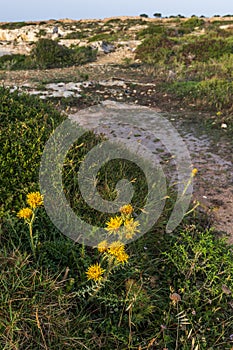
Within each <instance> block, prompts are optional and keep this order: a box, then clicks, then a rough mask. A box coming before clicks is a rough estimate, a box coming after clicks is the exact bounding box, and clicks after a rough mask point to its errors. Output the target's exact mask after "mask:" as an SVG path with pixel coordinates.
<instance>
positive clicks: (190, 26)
mask: <svg viewBox="0 0 233 350" xmlns="http://www.w3.org/2000/svg"><path fill="white" fill-rule="evenodd" d="M204 25H205V21H204V20H203V19H200V18H198V17H196V16H194V17H192V18H189V19H188V20H187V21H184V22H182V23H181V24H180V26H179V28H178V31H179V33H182V34H188V33H191V32H193V31H194V29H195V28H196V27H203V26H204Z"/></svg>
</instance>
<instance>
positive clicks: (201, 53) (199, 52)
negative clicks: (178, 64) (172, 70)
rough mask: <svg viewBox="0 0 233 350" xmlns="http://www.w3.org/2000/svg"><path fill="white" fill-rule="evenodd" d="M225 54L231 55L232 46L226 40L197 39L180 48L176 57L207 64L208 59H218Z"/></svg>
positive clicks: (232, 51) (232, 52)
mask: <svg viewBox="0 0 233 350" xmlns="http://www.w3.org/2000/svg"><path fill="white" fill-rule="evenodd" d="M225 54H229V55H230V54H233V45H232V44H231V43H229V42H228V41H227V40H222V39H209V38H199V39H195V41H193V42H190V43H187V44H184V45H182V46H181V47H180V49H179V53H178V57H179V58H180V59H181V60H184V61H187V60H188V61H189V62H190V59H189V58H188V56H192V58H191V60H194V61H201V62H207V61H209V60H210V59H213V58H215V59H218V58H220V57H221V56H223V55H225Z"/></svg>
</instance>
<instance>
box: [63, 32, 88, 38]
mask: <svg viewBox="0 0 233 350" xmlns="http://www.w3.org/2000/svg"><path fill="white" fill-rule="evenodd" d="M88 36H89V34H88V32H83V31H76V32H71V33H68V34H66V35H65V36H64V39H85V38H87V37H88Z"/></svg>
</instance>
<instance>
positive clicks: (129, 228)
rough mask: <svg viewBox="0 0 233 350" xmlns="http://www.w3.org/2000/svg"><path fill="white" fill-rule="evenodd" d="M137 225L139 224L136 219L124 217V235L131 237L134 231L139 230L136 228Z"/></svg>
mask: <svg viewBox="0 0 233 350" xmlns="http://www.w3.org/2000/svg"><path fill="white" fill-rule="evenodd" d="M138 226H140V224H139V222H138V221H134V219H133V218H132V219H126V220H125V222H124V229H125V237H126V238H127V239H130V238H132V237H133V235H134V234H135V233H136V232H140V230H138V228H137V227H138Z"/></svg>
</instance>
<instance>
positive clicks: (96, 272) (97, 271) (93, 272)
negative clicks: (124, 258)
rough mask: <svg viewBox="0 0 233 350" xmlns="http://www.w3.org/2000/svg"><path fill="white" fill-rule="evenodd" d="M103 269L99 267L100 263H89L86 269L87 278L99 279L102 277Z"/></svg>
mask: <svg viewBox="0 0 233 350" xmlns="http://www.w3.org/2000/svg"><path fill="white" fill-rule="evenodd" d="M104 271H105V270H104V269H102V268H101V266H100V264H98V263H97V264H94V265H91V266H90V267H89V268H88V270H87V271H86V274H87V278H88V280H94V281H99V280H101V279H102V278H103V276H102V275H103V273H104Z"/></svg>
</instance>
